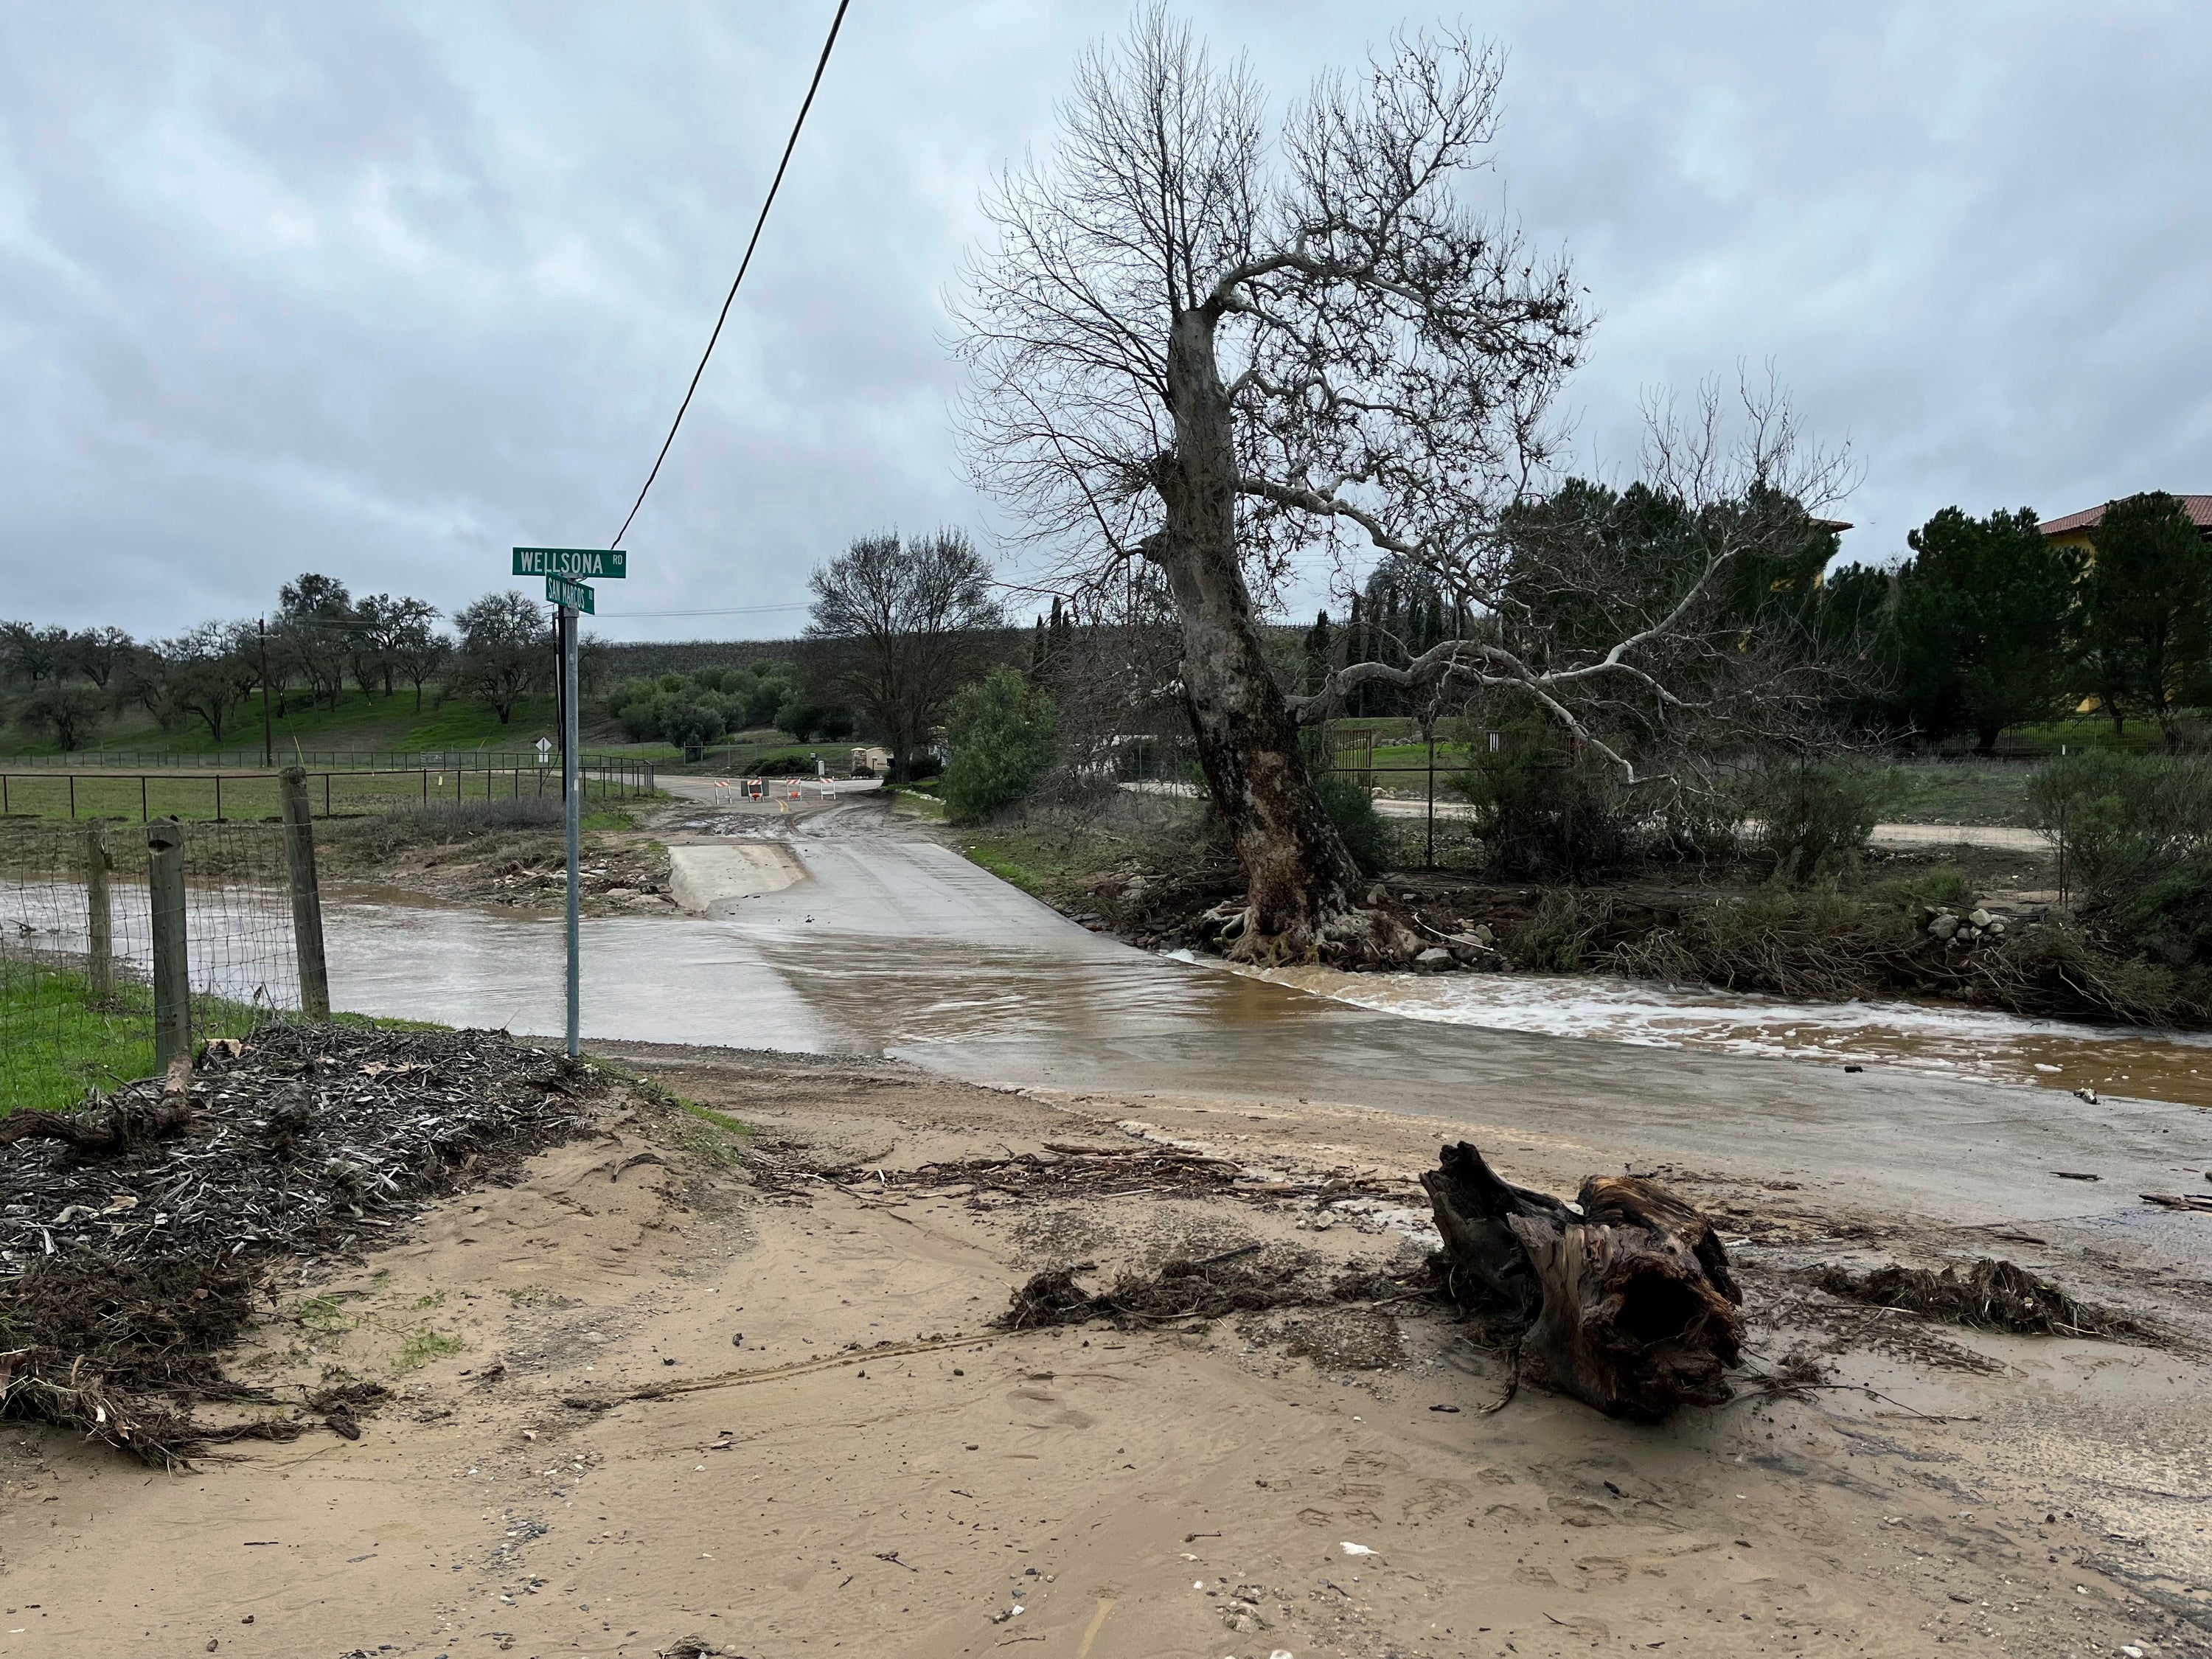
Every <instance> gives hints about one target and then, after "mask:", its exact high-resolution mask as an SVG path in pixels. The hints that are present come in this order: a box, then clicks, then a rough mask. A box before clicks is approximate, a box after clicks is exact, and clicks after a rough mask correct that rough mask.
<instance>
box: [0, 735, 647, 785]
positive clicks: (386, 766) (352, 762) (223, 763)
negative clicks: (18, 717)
mask: <svg viewBox="0 0 2212 1659" xmlns="http://www.w3.org/2000/svg"><path fill="white" fill-rule="evenodd" d="M577 759H578V763H579V764H580V765H581V766H584V767H585V768H586V769H590V770H591V771H592V772H594V773H597V774H599V775H601V776H603V777H605V778H608V779H609V780H611V781H612V780H619V781H625V782H627V783H628V785H629V787H630V788H631V789H633V790H638V789H650V788H652V787H653V764H654V763H653V762H651V761H647V760H640V759H638V758H637V757H635V756H633V755H616V754H607V753H600V754H592V753H591V752H590V751H588V750H586V751H585V752H583V753H582V754H580V755H579V757H577ZM541 764H543V765H545V766H547V767H548V768H549V769H550V770H551V771H552V773H553V774H554V775H555V776H556V777H557V776H559V775H560V771H561V759H560V753H559V751H558V750H555V751H554V753H553V755H552V757H551V758H550V760H549V761H546V762H540V760H539V759H538V753H537V751H536V750H527V749H526V750H512V749H301V748H300V747H298V745H296V744H279V745H278V746H277V748H276V753H275V754H274V755H273V756H271V757H268V758H266V759H264V757H263V751H262V750H261V749H260V748H259V746H258V745H257V746H255V747H254V748H252V749H234V750H221V751H218V752H215V753H206V754H203V753H199V752H197V751H194V750H155V749H98V750H82V751H80V752H78V753H76V754H68V755H0V769H6V770H8V771H11V772H114V771H122V772H240V773H246V772H260V773H267V772H274V771H276V769H279V768H282V767H287V766H298V767H303V768H305V769H307V770H308V771H311V772H421V771H425V770H428V771H432V772H513V771H517V770H521V771H530V770H534V769H537V768H538V766H539V765H541Z"/></svg>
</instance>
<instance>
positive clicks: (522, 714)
mask: <svg viewBox="0 0 2212 1659" xmlns="http://www.w3.org/2000/svg"><path fill="white" fill-rule="evenodd" d="M588 708H589V705H588V702H587V704H586V712H588ZM270 730H271V732H272V734H273V736H274V738H275V743H274V745H273V746H274V748H275V749H276V751H277V756H278V761H279V763H280V764H281V763H283V760H284V759H285V758H289V757H292V756H295V755H297V754H299V753H300V752H301V751H304V750H365V749H377V750H426V749H427V750H447V749H499V750H525V749H528V748H529V747H530V746H531V745H532V744H534V743H536V742H537V741H538V738H540V737H546V738H552V737H556V736H557V735H558V734H557V733H556V732H555V730H554V726H553V699H552V698H551V697H550V696H533V697H525V698H523V699H522V700H521V701H520V702H518V703H517V704H516V705H515V707H514V711H513V718H512V719H511V720H509V721H508V722H507V724H505V725H501V723H500V719H499V716H498V715H496V714H494V713H493V712H492V711H491V709H490V708H489V706H487V705H486V704H483V703H482V702H477V701H476V700H475V699H474V698H469V697H453V698H451V699H449V700H447V702H446V703H445V704H444V706H443V707H440V706H439V705H438V704H437V703H436V702H435V701H434V699H433V698H431V697H428V696H426V697H425V698H424V699H423V700H422V711H421V712H420V713H419V714H418V713H417V712H416V708H415V694H414V693H413V692H412V691H411V690H401V691H399V692H398V693H397V694H396V695H394V696H390V697H386V696H383V695H381V694H378V695H376V696H368V695H365V694H364V693H362V692H361V691H359V690H349V691H347V692H345V693H343V695H342V696H339V698H338V700H337V706H336V707H334V708H308V707H307V706H306V705H304V704H302V703H301V702H297V701H296V700H295V702H294V703H293V705H292V707H291V708H289V710H288V711H287V712H286V713H284V714H282V715H278V716H276V717H275V718H273V719H272V720H270ZM605 735H606V736H609V737H612V738H619V737H620V736H621V734H620V733H619V732H615V731H612V730H609V731H608V732H606V733H605ZM586 741H587V742H589V743H591V744H592V746H593V747H595V748H596V747H598V746H599V744H598V742H597V740H596V738H595V737H594V735H593V733H592V732H591V731H589V730H587V732H586ZM4 746H5V748H6V749H7V750H8V752H9V753H10V754H16V755H52V754H55V753H57V752H58V750H57V749H56V746H55V745H54V744H52V742H51V741H49V742H44V743H41V742H39V741H36V740H34V739H33V738H32V737H31V736H30V734H28V733H27V732H23V731H21V729H19V728H15V727H10V728H9V731H8V733H7V735H6V738H5V740H4ZM260 750H261V704H260V701H259V699H258V698H249V699H247V701H246V702H245V703H243V704H241V705H240V707H239V708H236V709H234V711H233V712H232V715H231V718H230V719H229V720H226V721H224V723H223V728H222V738H221V739H220V740H218V739H217V738H215V737H214V736H213V735H212V734H211V733H210V732H209V731H208V729H207V727H206V726H205V725H204V723H202V722H200V721H197V720H195V721H193V722H191V724H190V725H188V726H182V727H179V729H177V730H175V731H171V732H164V731H162V730H161V728H160V727H159V726H155V724H154V722H153V721H152V720H151V719H150V718H149V717H148V716H147V715H145V714H143V713H140V712H139V711H137V710H135V709H134V710H131V711H130V713H129V714H126V715H124V716H121V717H118V719H117V720H114V721H113V722H112V723H111V724H109V725H107V726H103V727H102V728H101V729H100V732H98V734H97V735H96V737H95V738H94V740H93V741H92V742H90V743H88V744H82V745H81V747H80V750H79V752H82V753H84V754H106V755H112V754H118V753H121V754H141V753H143V754H157V753H158V754H179V755H215V754H254V755H258V754H259V752H260Z"/></svg>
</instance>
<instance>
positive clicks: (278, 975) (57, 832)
mask: <svg viewBox="0 0 2212 1659" xmlns="http://www.w3.org/2000/svg"><path fill="white" fill-rule="evenodd" d="M182 842H183V853H182V862H183V866H184V905H183V923H184V927H183V950H182V959H183V972H182V975H181V982H182V983H183V985H184V986H185V989H186V993H187V1007H188V1012H189V1025H188V1030H189V1033H190V1037H191V1040H192V1041H193V1042H199V1041H202V1040H204V1039H206V1038H209V1037H215V1036H244V1035H246V1032H247V1031H249V1030H252V1028H253V1027H254V1026H255V1025H256V1024H259V1023H260V1022H262V1021H264V1020H265V1019H268V1018H270V1017H272V1016H281V1015H285V1014H296V1013H297V1012H298V1011H299V1008H300V995H301V994H300V975H299V957H298V951H297V947H296V942H295V935H294V911H293V906H292V900H291V896H290V891H289V886H288V881H287V862H286V853H285V842H284V831H283V829H282V828H280V827H277V826H274V825H264V824H242V823H223V824H216V823H193V824H187V825H185V826H183V828H182ZM152 866H153V858H152V855H151V854H150V852H149V846H148V836H147V835H146V833H145V832H144V831H143V830H140V829H135V828H128V827H118V826H112V825H110V826H88V827H84V828H78V829H71V828H69V827H66V826H64V825H59V824H53V823H21V822H18V823H9V824H5V825H0V1114H4V1113H6V1112H11V1111H15V1110H17V1109H21V1108H26V1107H36V1108H42V1109H46V1110H61V1109H66V1108H68V1107H70V1106H71V1105H74V1104H76V1103H78V1102H80V1101H82V1099H83V1098H84V1097H86V1096H87V1095H88V1094H89V1093H94V1092H100V1091H106V1090H108V1089H111V1088H112V1087H114V1086H115V1085H117V1084H118V1083H124V1082H127V1081H129V1080H131V1079H133V1078H139V1077H144V1076H147V1075H149V1074H150V1073H153V1072H154V1071H155V1069H156V1064H155V1054H156V1040H155V1012H156V1009H155V1004H156V996H155V988H154V981H155V924H154V915H153V912H154V899H153V896H152V878H153V867H152Z"/></svg>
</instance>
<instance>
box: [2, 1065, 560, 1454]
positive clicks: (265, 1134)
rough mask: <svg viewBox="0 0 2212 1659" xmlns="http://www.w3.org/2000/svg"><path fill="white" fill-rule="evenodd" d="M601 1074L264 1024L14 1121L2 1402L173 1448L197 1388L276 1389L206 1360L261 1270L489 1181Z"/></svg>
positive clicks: (194, 1435)
mask: <svg viewBox="0 0 2212 1659" xmlns="http://www.w3.org/2000/svg"><path fill="white" fill-rule="evenodd" d="M598 1087H599V1084H598V1082H597V1079H596V1074H595V1073H592V1072H590V1071H589V1070H587V1069H586V1068H584V1067H581V1066H577V1065H575V1064H574V1063H573V1062H570V1061H568V1060H564V1059H563V1058H562V1057H561V1056H559V1055H556V1054H548V1053H545V1052H544V1051H542V1050H539V1049H535V1048H526V1047H524V1046H522V1045H521V1044H519V1043H517V1042H513V1040H512V1039H511V1038H509V1037H507V1036H505V1035H504V1034H502V1033H491V1032H483V1031H461V1032H430V1031H383V1030H365V1029H361V1028H356V1027H349V1026H342V1025H333V1026H312V1025H285V1024H272V1025H268V1026H264V1027H263V1028H262V1029H261V1030H258V1031H257V1032H256V1033H255V1034H254V1035H253V1036H252V1037H250V1038H248V1039H247V1040H246V1041H245V1042H242V1043H218V1044H210V1048H209V1052H208V1054H207V1055H206V1057H205V1060H204V1066H203V1068H202V1070H201V1072H200V1073H199V1074H198V1075H197V1076H194V1077H191V1078H190V1079H185V1078H184V1077H182V1076H181V1075H179V1077H177V1078H175V1079H172V1080H169V1081H166V1082H165V1081H163V1080H161V1079H147V1080H145V1081H143V1082H138V1083H133V1084H130V1085H125V1087H124V1088H122V1089H119V1090H118V1091H116V1092H115V1094H114V1096H113V1097H111V1098H110V1099H109V1100H108V1101H107V1102H106V1103H104V1104H102V1105H100V1106H98V1107H95V1108H92V1109H89V1110H88V1111H87V1112H86V1113H84V1114H82V1115H77V1116H75V1117H50V1116H48V1115H45V1114H38V1115H30V1114H22V1115H18V1116H17V1117H16V1118H14V1119H10V1120H9V1121H8V1128H7V1131H6V1132H5V1133H4V1134H0V1172H4V1173H3V1174H0V1178H4V1182H5V1188H6V1192H7V1194H8V1197H9V1202H8V1203H7V1204H6V1205H5V1206H0V1415H4V1416H11V1417H21V1418H29V1419H37V1420H41V1421H46V1422H53V1423H59V1424H64V1425H69V1426H72V1427H77V1428H82V1430H84V1431H86V1432H87V1433H89V1434H91V1435H93V1436H94V1437H97V1438H100V1439H102V1440H105V1441H107V1442H108V1443H111V1444H113V1445H116V1446H118V1447H121V1448H124V1449H127V1450H129V1451H131V1452H132V1453H134V1454H135V1455H137V1456H139V1457H141V1458H143V1460H145V1461H146V1462H149V1463H153V1464H155V1465H167V1464H171V1463H174V1462H178V1461H179V1460H180V1459H181V1458H182V1457H183V1456H184V1455H185V1454H186V1453H187V1452H189V1451H190V1450H191V1449H193V1448H194V1447H196V1446H200V1445H204V1444H206V1443H208V1442H209V1441H210V1439H211V1438H216V1437H219V1436H218V1434H217V1432H216V1431H209V1430H205V1429H203V1428H201V1427H198V1426H197V1425H194V1424H193V1423H192V1421H191V1416H190V1401H191V1400H192V1399H193V1398H195V1397H197V1398H202V1399H206V1398H222V1399H228V1400H233V1401H241V1400H243V1401H252V1400H262V1401H268V1402H269V1403H271V1404H274V1403H275V1397H274V1396H273V1395H268V1394H266V1393H265V1392H261V1391H256V1390H252V1389H241V1388H238V1387H235V1386H234V1385H229V1384H227V1383H223V1382H222V1378H221V1376H220V1373H219V1372H218V1371H217V1370H216V1366H215V1361H214V1356H215V1354H216V1352H219V1351H220V1350H221V1349H222V1347H224V1346H228V1344H229V1343H230V1342H232V1341H234V1340H236V1338H237V1336H238V1335H239V1334H240V1332H241V1331H242V1330H243V1329H244V1328H245V1326H246V1322H247V1319H248V1317H249V1316H250V1311H251V1303H252V1288H253V1279H252V1273H250V1271H249V1270H250V1269H251V1268H252V1267H254V1266H256V1265H257V1264H258V1263H259V1262H261V1261H265V1260H267V1259H269V1258H270V1257H274V1256H278V1255H300V1254H307V1253H325V1252H340V1253H343V1252H345V1251H349V1250H353V1249H358V1248H359V1247H360V1246H361V1245H362V1243H365V1242H367V1241H368V1240H370V1239H373V1238H376V1237H380V1236H383V1235H386V1234H389V1233H390V1232H391V1231H392V1230H394V1229H396V1228H397V1227H398V1226H399V1225H402V1224H403V1223H404V1220H405V1219H406V1218H408V1217H409V1216H411V1215H412V1214H413V1213H415V1212H416V1210H417V1209H418V1208H419V1207H420V1206H421V1205H422V1203H423V1202H425V1201H427V1200H430V1199H433V1198H435V1197H436V1196H438V1195H439V1194H442V1193H446V1192H448V1191H451V1190H452V1189H453V1188H455V1187H458V1186H459V1185H460V1184H462V1183H463V1182H468V1181H483V1180H492V1179H497V1178H500V1177H501V1176H504V1175H505V1174H507V1172H509V1171H511V1170H513V1168H514V1167H515V1166H516V1165H518V1164H520V1161H521V1160H522V1159H523V1158H525V1157H526V1156H527V1155H528V1154H530V1153H531V1152H535V1151H538V1149H540V1148H541V1147H544V1146H550V1145H552V1144H554V1143H555V1142H556V1141H559V1140H562V1139H568V1138H569V1137H570V1136H572V1135H574V1133H577V1132H578V1131H579V1130H580V1128H581V1127H582V1125H583V1123H584V1121H585V1113H586V1103H587V1101H588V1099H589V1097H591V1096H592V1095H593V1094H594V1093H596V1092H597V1090H598ZM155 1391H167V1392H168V1393H170V1394H171V1395H174V1396H176V1400H175V1403H173V1404H172V1403H167V1402H164V1401H161V1400H160V1399H157V1398H156V1397H155ZM306 1403H307V1404H309V1405H311V1406H313V1407H315V1408H317V1409H321V1410H325V1411H329V1412H331V1413H333V1415H337V1414H339V1413H340V1408H342V1407H346V1406H348V1405H349V1404H350V1403H354V1402H350V1401H343V1400H339V1401H321V1400H315V1401H307V1402H306ZM247 1431H255V1432H264V1433H270V1434H280V1435H281V1434H283V1433H288V1432H296V1428H295V1427H291V1426H289V1425H283V1424H281V1423H280V1422H279V1421H278V1420H276V1419H272V1420H271V1421H270V1422H268V1423H264V1425H259V1427H258V1429H255V1428H253V1427H252V1425H249V1428H248V1430H247ZM228 1432H229V1433H230V1434H231V1435H232V1436H233V1437H234V1436H235V1434H236V1433H237V1432H239V1431H228Z"/></svg>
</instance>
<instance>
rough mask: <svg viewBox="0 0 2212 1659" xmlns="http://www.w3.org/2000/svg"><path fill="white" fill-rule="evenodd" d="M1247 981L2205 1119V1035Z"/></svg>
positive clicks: (1612, 985)
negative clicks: (2027, 1088) (2014, 1087)
mask: <svg viewBox="0 0 2212 1659" xmlns="http://www.w3.org/2000/svg"><path fill="white" fill-rule="evenodd" d="M1245 971H1249V972H1250V973H1251V975H1252V976H1253V977H1255V978H1258V979H1263V980H1266V981H1268V982H1269V983H1271V984H1275V985H1284V986H1291V987H1297V989H1300V990H1304V991H1310V992H1312V993H1314V994H1316V995H1317V996H1325V997H1330V998H1333V999H1334V1000H1339V1001H1342V1002H1348V1003H1351V1004H1352V1006H1355V1007H1359V1008H1371V1009H1373V1010H1375V1011H1376V1012H1381V1013H1392V1014H1397V1015H1401V1016H1402V1017H1404V1018H1408V1019H1420V1020H1431V1021H1435V1022H1438V1023H1441V1024H1449V1025H1476V1026H1482V1027H1486V1028H1487V1029H1489V1030H1499V1031H1532V1032H1541V1033H1543V1034H1545V1035H1547V1036H1570V1037H1581V1038H1589V1039H1595V1040H1597V1041H1601V1042H1626V1043H1632V1044H1636V1045H1638V1046H1641V1047H1646V1048H1704V1049H1711V1050H1714V1051H1716V1052H1718V1053H1722V1054H1757V1055H1762V1056H1766V1057H1770V1058H1774V1059H1784V1060H1826V1061H1830V1062H1832V1063H1835V1064H1837V1065H1843V1064H1846V1063H1848V1064H1855V1065H1863V1066H1902V1067H1904V1068H1905V1069H1907V1070H1910V1071H1917V1072H1926V1073H1929V1074H1931V1075H1934V1076H1939V1077H1960V1078H1973V1079H1983V1080H1986V1081H1990V1082H2003V1083H2025V1084H2033V1085H2038V1086H2040V1087H2044V1088H2051V1089H2058V1090H2062V1091H2066V1092H2068V1093H2069V1094H2070V1093H2071V1092H2072V1091H2075V1090H2076V1089H2081V1088H2089V1089H2093V1090H2096V1091H2099V1092H2100V1093H2107V1094H2124V1095H2140V1096H2143V1097H2148V1098H2151V1099H2155V1100H2171V1101H2179V1102H2183V1103H2187V1104H2190V1105H2194V1106H2207V1107H2212V1033H2204V1032H2175V1031H2133V1030H2123V1029H2113V1028H2105V1027H2097V1026H2087V1025H2081V1024H2074V1023H2071V1022H2069V1021H2066V1020H2057V1019H2029V1018H2022V1017H2021V1016H2019V1015H2016V1014H2004V1013H1996V1012H1988V1011H1984V1010H1980V1009H1972V1008H1960V1007H1956V1006H1942V1005H1940V1004H1929V1003H1913V1002H1792V1001H1790V1000H1786V999H1784V998H1781V997H1764V996H1758V995H1754V994H1749V993H1744V992H1735V991H1722V990H1717V989H1715V988H1714V987H1711V986H1705V985H1690V986H1685V985H1665V984H1660V983H1657V982H1656V981H1650V980H1633V979H1613V978H1609V977H1607V976H1604V975H1594V974H1581V975H1548V974H1442V975H1417V974H1346V973H1340V972H1337V971H1336V970H1334V969H1328V968H1291V969H1250V970H1245Z"/></svg>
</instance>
